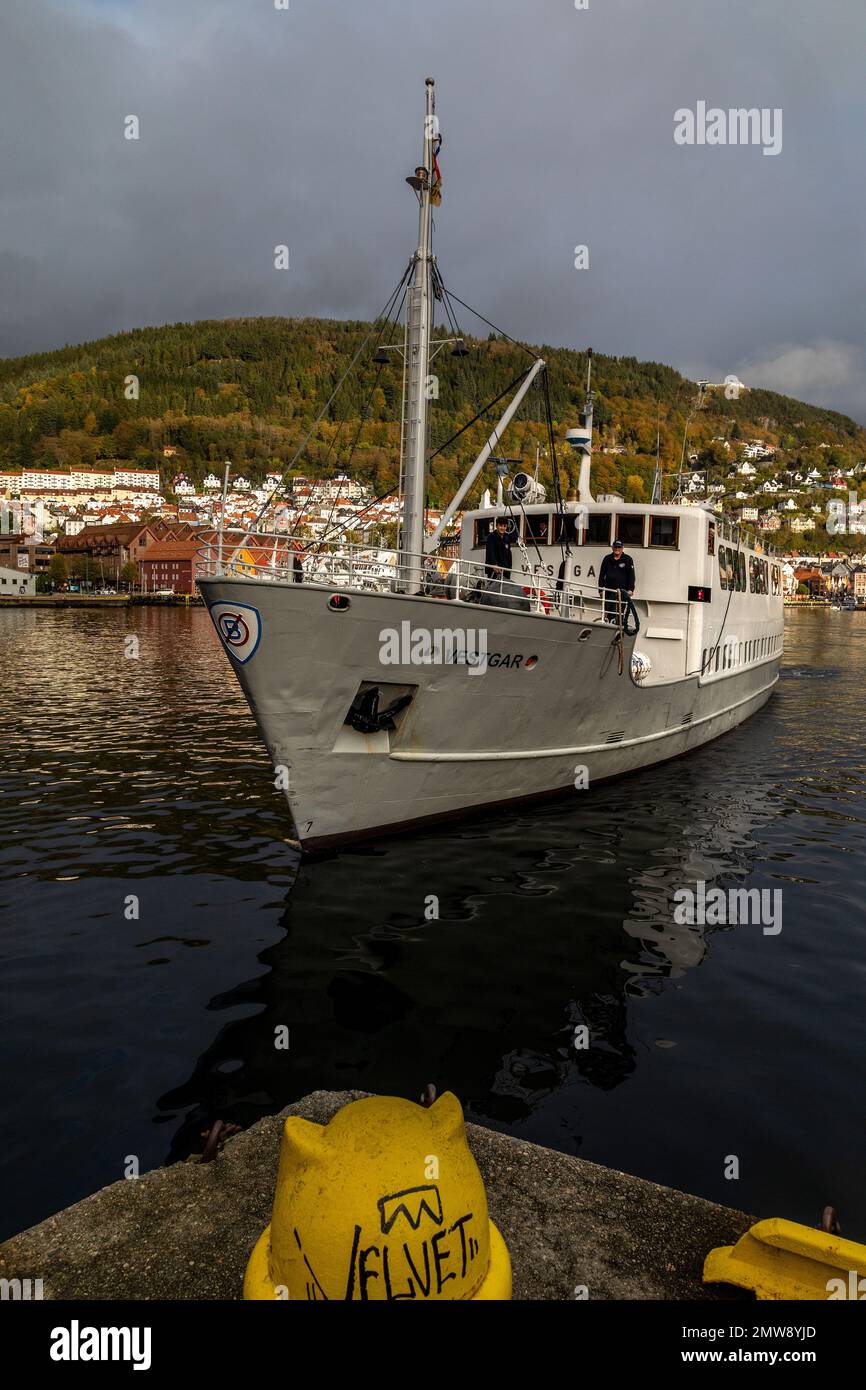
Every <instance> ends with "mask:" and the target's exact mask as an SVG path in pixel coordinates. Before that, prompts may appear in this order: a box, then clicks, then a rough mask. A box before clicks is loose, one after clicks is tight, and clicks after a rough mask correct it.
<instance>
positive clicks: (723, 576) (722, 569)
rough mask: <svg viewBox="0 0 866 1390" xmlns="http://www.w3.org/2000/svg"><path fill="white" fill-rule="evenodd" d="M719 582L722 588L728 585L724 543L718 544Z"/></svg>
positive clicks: (726, 554)
mask: <svg viewBox="0 0 866 1390" xmlns="http://www.w3.org/2000/svg"><path fill="white" fill-rule="evenodd" d="M719 584H720V585H721V587H722V588H723V589H727V587H728V551H727V547H726V546H724V545H720V546H719Z"/></svg>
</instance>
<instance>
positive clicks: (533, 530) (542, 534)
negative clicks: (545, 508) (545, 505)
mask: <svg viewBox="0 0 866 1390" xmlns="http://www.w3.org/2000/svg"><path fill="white" fill-rule="evenodd" d="M523 531H524V538H525V539H526V540H527V541H535V542H537V544H538V545H547V542H548V538H549V536H550V516H549V514H548V513H547V512H543V513H541V514H539V513H537V512H527V514H526V518H525V524H524V528H523Z"/></svg>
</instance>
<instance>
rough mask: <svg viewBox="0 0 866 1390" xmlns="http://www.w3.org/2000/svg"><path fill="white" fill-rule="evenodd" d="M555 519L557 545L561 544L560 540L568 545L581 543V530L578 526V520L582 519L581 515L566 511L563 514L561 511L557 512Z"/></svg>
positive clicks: (554, 531) (554, 529)
mask: <svg viewBox="0 0 866 1390" xmlns="http://www.w3.org/2000/svg"><path fill="white" fill-rule="evenodd" d="M553 521H554V527H553V534H554V541H555V543H556V544H557V545H559V544H560V542H564V543H565V544H566V545H579V544H580V531H579V528H578V522H579V521H580V517H579V516H575V515H573V514H572V513H570V512H566V513H565V515H564V516H563V514H562V513H561V512H557V513H556V515H555V516H554V518H553Z"/></svg>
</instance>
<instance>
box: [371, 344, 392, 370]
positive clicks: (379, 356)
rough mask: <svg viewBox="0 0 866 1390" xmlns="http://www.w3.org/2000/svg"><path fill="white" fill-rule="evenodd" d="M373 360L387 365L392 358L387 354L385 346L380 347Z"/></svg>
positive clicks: (379, 364)
mask: <svg viewBox="0 0 866 1390" xmlns="http://www.w3.org/2000/svg"><path fill="white" fill-rule="evenodd" d="M373 361H374V362H375V363H376V364H377V365H378V366H387V365H388V363H389V362H390V361H391V359H390V357H389V356H388V354H387V352H386V351H385V349H384V348H383V347H380V348H379V350H378V352H377V353H376V354H375V356H374V357H373Z"/></svg>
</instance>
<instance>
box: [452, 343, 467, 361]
mask: <svg viewBox="0 0 866 1390" xmlns="http://www.w3.org/2000/svg"><path fill="white" fill-rule="evenodd" d="M451 356H452V357H468V356H469V349H468V347H467V346H466V343H465V341H464V340H463V338H458V339H457V342H456V343H455V344H454V346H453V348H452V349H451Z"/></svg>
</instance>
